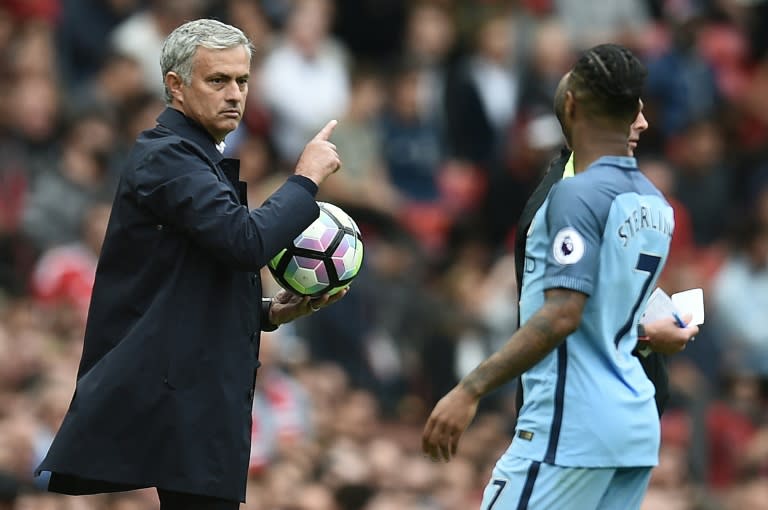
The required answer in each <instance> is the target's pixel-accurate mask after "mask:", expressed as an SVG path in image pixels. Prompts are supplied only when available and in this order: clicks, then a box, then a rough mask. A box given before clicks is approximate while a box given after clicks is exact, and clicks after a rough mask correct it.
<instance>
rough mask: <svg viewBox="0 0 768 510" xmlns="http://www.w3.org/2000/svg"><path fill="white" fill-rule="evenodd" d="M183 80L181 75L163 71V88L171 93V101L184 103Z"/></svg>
mask: <svg viewBox="0 0 768 510" xmlns="http://www.w3.org/2000/svg"><path fill="white" fill-rule="evenodd" d="M183 86H184V82H183V81H182V79H181V76H179V75H178V74H176V73H175V72H173V71H168V72H167V73H165V88H166V89H167V90H168V92H169V93H170V94H171V97H172V98H173V101H174V102H176V103H179V104H182V103H184V90H183Z"/></svg>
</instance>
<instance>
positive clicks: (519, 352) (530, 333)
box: [422, 288, 587, 461]
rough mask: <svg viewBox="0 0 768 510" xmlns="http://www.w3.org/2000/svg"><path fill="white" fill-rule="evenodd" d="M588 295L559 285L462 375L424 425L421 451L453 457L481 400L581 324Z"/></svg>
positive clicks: (534, 361) (532, 363) (525, 368)
mask: <svg viewBox="0 0 768 510" xmlns="http://www.w3.org/2000/svg"><path fill="white" fill-rule="evenodd" d="M586 300H587V295H586V294H583V293H581V292H578V291H573V290H568V289H562V288H555V289H550V290H548V291H546V293H545V302H544V305H543V306H542V307H541V308H540V309H539V310H538V311H537V312H536V313H535V314H534V315H533V316H532V317H531V318H530V319H529V320H528V321H526V322H525V323H524V324H523V325H522V326H521V327H520V329H518V330H517V331H516V332H515V334H514V335H512V337H511V338H510V339H509V340H508V341H507V343H506V344H505V345H504V346H503V347H502V348H501V349H500V350H498V351H497V352H495V353H494V354H492V355H491V356H490V357H488V358H487V359H486V360H485V361H483V362H482V363H481V364H480V365H478V367H477V368H475V369H474V370H473V371H472V372H470V373H469V374H468V375H467V376H466V377H464V378H463V379H462V380H461V382H459V384H458V385H457V386H456V387H455V388H454V389H453V390H451V391H450V392H449V393H448V394H447V395H446V396H445V397H443V398H442V399H441V400H440V401H439V402H438V403H437V405H436V406H435V409H434V410H433V411H432V414H431V415H430V417H429V420H428V421H427V424H426V426H425V427H424V434H423V436H422V449H423V451H424V453H425V454H427V455H428V456H429V457H430V458H432V459H433V460H446V461H448V460H450V459H451V457H452V456H453V455H455V454H456V449H457V447H458V443H459V438H460V437H461V435H462V434H463V433H464V430H465V429H466V428H467V426H469V423H470V422H471V421H472V418H473V417H474V416H475V412H476V410H477V405H478V402H479V401H480V399H481V398H482V397H483V396H485V395H487V394H488V393H490V392H491V391H493V390H494V389H496V388H498V387H499V386H501V385H503V384H505V383H507V382H509V381H511V380H512V379H514V378H516V377H518V376H519V375H520V374H522V373H523V372H525V371H526V370H528V369H529V368H531V367H532V366H534V365H535V364H536V363H538V362H539V361H541V359H543V358H544V357H545V356H546V355H547V354H549V353H550V352H552V351H553V350H554V349H556V348H557V346H558V345H560V344H561V343H562V341H563V340H564V339H565V338H566V337H567V336H568V335H569V334H571V333H572V332H574V331H575V330H576V329H577V328H578V327H579V323H580V322H581V316H582V312H583V310H584V304H585V303H586Z"/></svg>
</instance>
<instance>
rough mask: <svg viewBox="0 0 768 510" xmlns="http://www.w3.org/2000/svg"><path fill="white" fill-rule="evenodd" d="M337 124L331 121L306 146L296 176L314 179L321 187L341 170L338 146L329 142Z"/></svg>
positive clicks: (297, 165) (297, 166)
mask: <svg viewBox="0 0 768 510" xmlns="http://www.w3.org/2000/svg"><path fill="white" fill-rule="evenodd" d="M336 124H338V122H337V121H335V120H332V121H330V122H329V123H328V124H326V125H325V127H323V129H321V130H320V132H319V133H317V134H316V135H315V137H314V138H312V140H310V141H309V142H308V143H307V145H306V146H304V151H303V152H302V153H301V156H300V157H299V162H298V163H297V164H296V171H295V172H294V173H295V174H296V175H303V176H304V177H307V178H309V179H312V181H314V183H315V184H317V185H318V186H319V185H320V184H321V183H322V182H323V181H324V180H325V178H326V177H328V176H329V175H331V174H332V173H334V172H336V171H337V170H338V169H339V168H341V158H339V154H338V153H337V152H336V146H335V145H334V144H333V143H331V142H330V140H329V139H330V137H331V133H333V129H334V128H335V127H336Z"/></svg>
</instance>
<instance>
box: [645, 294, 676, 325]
mask: <svg viewBox="0 0 768 510" xmlns="http://www.w3.org/2000/svg"><path fill="white" fill-rule="evenodd" d="M676 311H677V310H676V307H675V304H674V303H673V302H672V299H671V298H670V297H669V295H668V294H667V293H666V292H664V291H663V290H662V289H661V288H660V287H656V288H655V289H654V291H653V292H652V293H651V295H650V297H649V298H648V304H646V305H645V311H644V312H643V315H642V317H641V318H640V324H648V323H651V322H654V321H657V320H660V319H665V318H667V317H671V316H672V314H673V313H675V312H676Z"/></svg>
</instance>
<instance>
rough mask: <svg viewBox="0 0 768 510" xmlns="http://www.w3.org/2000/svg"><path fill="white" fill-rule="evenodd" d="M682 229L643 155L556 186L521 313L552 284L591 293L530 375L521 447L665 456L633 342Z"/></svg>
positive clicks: (640, 460)
mask: <svg viewBox="0 0 768 510" xmlns="http://www.w3.org/2000/svg"><path fill="white" fill-rule="evenodd" d="M673 227H674V219H673V214H672V209H671V207H670V206H669V204H667V202H666V201H665V200H664V198H663V197H662V196H661V194H660V193H659V192H658V191H657V190H656V189H655V188H654V187H653V186H652V185H651V184H650V182H649V181H648V180H647V179H646V178H645V177H644V176H643V175H642V174H641V173H640V172H639V171H638V170H637V167H636V164H635V160H634V158H622V157H603V158H600V159H599V160H597V161H596V162H594V163H593V164H592V165H590V167H589V168H588V169H587V170H585V171H584V172H582V173H581V174H579V175H577V176H576V177H574V178H571V179H567V180H565V181H563V182H561V183H558V185H556V186H555V187H554V188H553V190H552V191H551V193H550V196H549V197H548V199H547V201H546V202H545V204H544V205H543V206H542V208H541V209H540V210H539V212H538V213H537V215H536V218H535V219H534V223H533V224H532V228H531V230H530V231H529V233H528V236H529V237H528V242H527V249H526V272H525V274H524V276H523V289H522V299H521V303H520V309H521V319H522V320H523V321H526V320H528V318H530V316H531V315H533V313H535V312H536V311H537V310H538V309H539V308H540V307H541V305H542V304H543V303H544V291H545V290H547V289H551V288H567V289H571V290H575V291H579V292H583V293H585V294H587V295H588V296H589V299H587V302H586V305H585V308H584V312H583V316H582V320H581V324H580V326H579V328H578V329H577V330H576V331H575V332H574V333H573V334H571V335H569V337H568V338H567V339H566V340H565V341H564V342H563V343H562V344H561V345H560V346H559V347H558V348H557V349H555V350H554V351H553V352H552V353H550V354H549V355H548V356H547V357H545V358H544V359H543V360H542V361H541V362H540V363H538V364H537V365H535V366H534V367H533V368H531V369H530V370H529V371H528V372H526V374H524V376H523V378H522V381H523V394H524V398H525V402H524V405H523V407H522V409H521V411H520V416H519V418H518V422H517V430H516V437H515V440H514V441H513V444H512V446H511V447H510V452H511V453H512V454H513V455H515V456H519V457H525V458H531V459H534V460H538V461H544V462H548V463H552V464H558V465H563V466H587V467H616V466H649V465H655V464H656V462H657V457H658V444H659V423H658V415H657V412H656V407H655V402H654V398H653V397H654V388H653V384H652V383H651V382H650V381H649V380H648V378H647V376H646V375H645V373H644V371H643V369H642V367H641V366H640V363H639V362H638V360H637V358H636V357H634V356H633V355H632V350H633V349H634V347H635V345H636V343H637V334H636V327H635V326H636V324H637V323H638V320H639V316H640V313H641V310H642V308H643V305H644V303H645V301H646V300H647V297H648V295H649V294H650V291H651V290H652V289H653V287H654V285H655V282H656V279H657V277H658V274H659V272H660V270H661V268H662V267H663V264H664V262H665V261H666V257H667V253H668V249H669V241H670V238H671V235H672V230H673Z"/></svg>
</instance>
